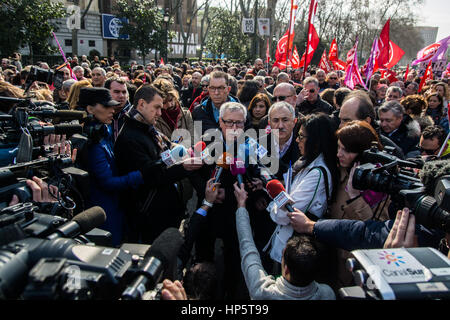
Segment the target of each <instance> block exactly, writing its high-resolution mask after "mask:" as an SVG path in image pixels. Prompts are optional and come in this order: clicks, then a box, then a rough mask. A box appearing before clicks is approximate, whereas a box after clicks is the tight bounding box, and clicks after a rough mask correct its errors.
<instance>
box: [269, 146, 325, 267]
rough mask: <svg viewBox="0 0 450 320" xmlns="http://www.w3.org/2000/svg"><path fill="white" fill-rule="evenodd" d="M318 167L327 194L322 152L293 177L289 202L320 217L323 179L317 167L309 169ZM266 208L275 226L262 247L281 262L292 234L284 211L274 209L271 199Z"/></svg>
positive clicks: (323, 206) (322, 209)
mask: <svg viewBox="0 0 450 320" xmlns="http://www.w3.org/2000/svg"><path fill="white" fill-rule="evenodd" d="M319 166H322V167H324V168H325V171H326V172H327V178H328V187H329V190H328V191H329V194H330V195H331V192H332V180H331V174H330V171H329V170H328V168H327V166H326V164H325V162H324V160H323V155H322V154H320V155H319V156H318V157H317V158H316V159H314V161H313V162H311V163H310V164H309V165H308V166H307V167H306V168H304V169H303V170H302V171H300V172H299V173H298V174H297V175H296V176H295V178H294V180H293V182H292V185H291V192H290V194H289V195H290V197H291V198H292V199H293V200H294V204H293V205H292V206H293V207H294V208H297V209H298V210H300V211H302V212H309V213H311V214H314V215H315V216H317V217H319V218H321V217H322V215H323V213H324V212H325V210H326V208H327V195H326V191H325V179H324V177H323V173H322V171H321V170H319V169H317V170H311V169H312V168H313V167H319ZM267 210H268V211H269V212H270V217H271V218H272V220H273V221H274V222H276V223H277V224H278V226H277V228H276V229H275V232H274V233H273V235H272V237H271V239H270V241H269V243H268V244H267V246H266V248H268V246H269V244H271V245H272V248H271V251H270V257H271V258H272V259H273V260H275V261H278V262H279V263H281V256H282V252H283V249H284V248H285V247H286V243H287V241H288V240H289V238H290V237H291V236H292V234H293V232H294V229H293V228H292V226H291V224H290V219H289V218H288V216H287V213H288V211H287V210H285V209H280V208H278V207H277V205H276V204H275V202H274V201H272V202H271V203H270V204H269V206H268V207H267ZM266 248H265V250H266Z"/></svg>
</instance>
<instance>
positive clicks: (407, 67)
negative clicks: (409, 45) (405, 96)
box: [403, 63, 409, 82]
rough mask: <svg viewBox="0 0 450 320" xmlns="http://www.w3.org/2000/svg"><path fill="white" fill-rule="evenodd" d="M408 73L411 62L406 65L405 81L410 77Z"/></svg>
mask: <svg viewBox="0 0 450 320" xmlns="http://www.w3.org/2000/svg"><path fill="white" fill-rule="evenodd" d="M408 73H409V63H408V65H407V66H406V72H405V79H404V80H403V81H404V82H406V80H407V79H408Z"/></svg>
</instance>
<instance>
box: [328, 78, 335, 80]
mask: <svg viewBox="0 0 450 320" xmlns="http://www.w3.org/2000/svg"><path fill="white" fill-rule="evenodd" d="M328 79H330V80H337V78H328Z"/></svg>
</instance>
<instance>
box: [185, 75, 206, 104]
mask: <svg viewBox="0 0 450 320" xmlns="http://www.w3.org/2000/svg"><path fill="white" fill-rule="evenodd" d="M201 81H202V74H201V73H200V72H194V73H193V74H192V78H191V79H190V81H189V85H188V87H187V88H185V89H181V103H182V104H183V107H184V108H189V107H190V106H191V104H192V102H193V101H194V100H195V99H196V98H197V97H198V96H199V95H200V94H201V93H202V87H201V85H200V83H201Z"/></svg>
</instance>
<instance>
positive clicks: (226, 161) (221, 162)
mask: <svg viewBox="0 0 450 320" xmlns="http://www.w3.org/2000/svg"><path fill="white" fill-rule="evenodd" d="M230 163H231V157H230V155H229V154H228V153H226V152H224V153H223V154H222V155H221V156H220V157H219V158H218V159H217V163H216V169H215V170H214V183H217V182H219V181H220V176H221V175H222V172H223V170H224V169H225V170H230Z"/></svg>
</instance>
